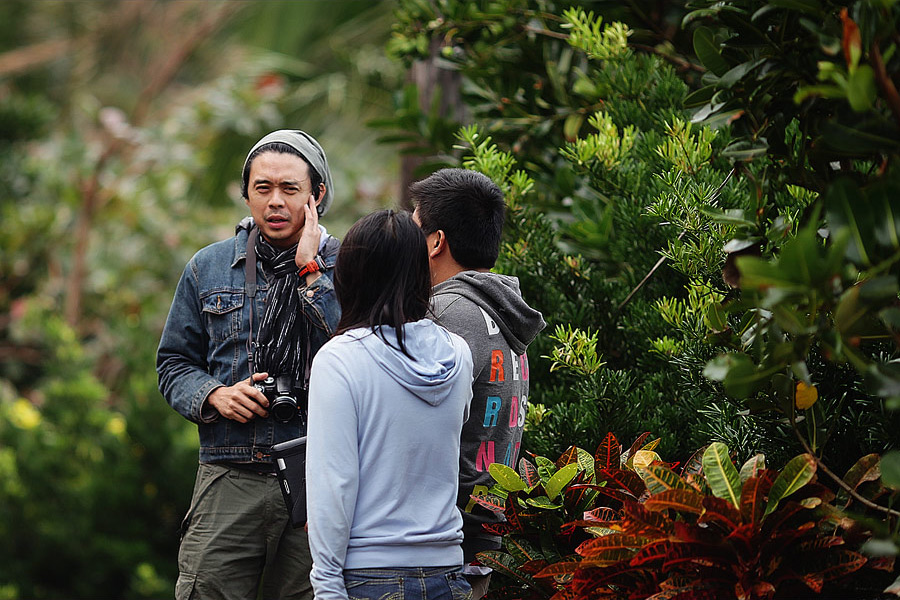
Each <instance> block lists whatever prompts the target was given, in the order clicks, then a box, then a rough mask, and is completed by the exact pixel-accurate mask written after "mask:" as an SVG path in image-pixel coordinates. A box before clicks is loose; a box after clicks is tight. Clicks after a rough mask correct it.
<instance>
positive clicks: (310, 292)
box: [306, 290, 315, 298]
mask: <svg viewBox="0 0 900 600" xmlns="http://www.w3.org/2000/svg"><path fill="white" fill-rule="evenodd" d="M314 295H315V292H314V291H312V290H306V297H307V298H312V297H313V296H314Z"/></svg>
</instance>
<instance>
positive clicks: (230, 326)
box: [200, 290, 244, 342]
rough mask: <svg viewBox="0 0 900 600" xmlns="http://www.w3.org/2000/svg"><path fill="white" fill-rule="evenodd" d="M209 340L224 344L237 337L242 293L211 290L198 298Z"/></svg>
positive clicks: (242, 301) (242, 303) (239, 327)
mask: <svg viewBox="0 0 900 600" xmlns="http://www.w3.org/2000/svg"><path fill="white" fill-rule="evenodd" d="M200 303H201V306H202V311H203V318H204V321H205V322H206V330H207V332H208V333H209V338H210V339H211V340H215V341H217V342H224V341H227V340H230V339H233V338H235V337H237V335H238V333H239V332H240V330H241V316H242V311H241V309H242V308H243V307H244V293H243V291H241V292H235V291H232V290H212V291H210V292H208V293H207V294H205V295H203V296H202V297H201V298H200Z"/></svg>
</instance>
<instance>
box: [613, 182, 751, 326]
mask: <svg viewBox="0 0 900 600" xmlns="http://www.w3.org/2000/svg"><path fill="white" fill-rule="evenodd" d="M736 170H737V167H732V168H731V170H730V171H729V172H728V175H727V176H726V177H725V180H724V181H723V182H722V183H721V184H719V187H718V188H716V191H715V192H714V193H713V195H712V197H711V198H710V202H712V201H714V200H715V199H716V198H718V197H719V194H721V193H722V190H723V189H724V188H725V185H726V184H727V183H728V182H729V181H730V180H731V176H732V175H734V173H735V171H736ZM686 233H687V229H685V230H684V231H682V232H681V233H679V234H678V239H679V240H680V239H681V238H683V237H684V236H685V234H686ZM664 262H666V257H665V256H661V257H660V258H659V260H658V261H656V264H655V265H653V268H652V269H650V272H649V273H647V274H646V275H645V276H644V278H643V279H641V282H640V283H639V284H637V285H636V286H635V288H634V289H633V290H631V293H630V294H628V296H627V297H626V298H625V299H624V300H622V303H621V304H620V305H619V306H618V308H616V311H617V312H618V311H620V310H622V308H623V307H624V306H625V305H626V304H628V303H629V302H631V298H632V297H633V296H634V295H635V294H636V293H637V291H638V290H639V289H641V288H642V287H643V286H644V284H645V283H647V280H648V279H650V277H651V276H652V275H653V274H654V273H656V270H657V269H659V268H660V267H661V266H662V264H663V263H664Z"/></svg>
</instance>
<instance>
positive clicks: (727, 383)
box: [703, 353, 769, 398]
mask: <svg viewBox="0 0 900 600" xmlns="http://www.w3.org/2000/svg"><path fill="white" fill-rule="evenodd" d="M703 375H704V377H706V378H707V379H711V380H713V381H721V382H722V385H723V386H724V388H725V392H726V393H727V394H728V395H729V396H732V397H734V398H746V397H747V396H750V395H752V394H754V393H755V392H757V391H758V390H760V389H762V388H763V386H764V385H765V383H766V381H767V380H768V377H769V374H767V373H766V372H765V371H761V370H760V369H758V368H757V366H756V364H754V362H753V361H752V360H751V359H750V357H749V356H747V355H746V354H740V353H732V354H722V355H720V356H717V357H716V358H714V359H713V360H711V361H709V362H708V363H706V366H705V367H704V369H703Z"/></svg>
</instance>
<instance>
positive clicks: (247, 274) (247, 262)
mask: <svg viewBox="0 0 900 600" xmlns="http://www.w3.org/2000/svg"><path fill="white" fill-rule="evenodd" d="M258 237H259V227H257V226H256V225H254V226H253V227H252V228H251V229H250V232H249V234H248V235H247V255H246V256H245V257H244V292H246V294H247V301H248V302H249V303H250V330H249V331H248V332H247V363H248V365H249V367H250V375H251V376H252V375H253V373H255V372H256V371H255V370H254V368H253V363H254V362H255V361H254V360H253V358H254V352H255V351H256V348H255V347H254V346H253V308H254V305H255V304H256V291H257V289H258V286H257V285H256V238H258Z"/></svg>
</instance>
